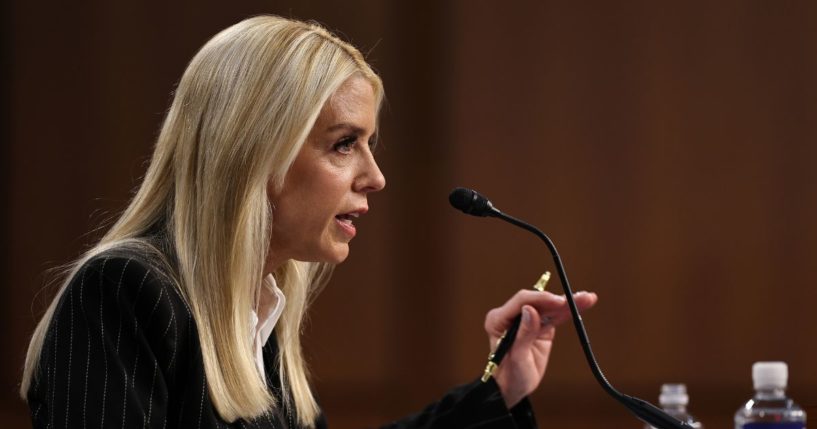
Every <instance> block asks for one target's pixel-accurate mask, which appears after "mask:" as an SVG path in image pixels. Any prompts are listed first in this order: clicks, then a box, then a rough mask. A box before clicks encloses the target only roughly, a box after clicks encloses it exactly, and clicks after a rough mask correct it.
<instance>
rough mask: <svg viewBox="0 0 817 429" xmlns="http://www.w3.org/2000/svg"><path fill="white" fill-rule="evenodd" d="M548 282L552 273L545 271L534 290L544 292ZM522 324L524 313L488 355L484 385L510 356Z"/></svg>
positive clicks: (517, 317)
mask: <svg viewBox="0 0 817 429" xmlns="http://www.w3.org/2000/svg"><path fill="white" fill-rule="evenodd" d="M548 280H550V271H545V273H544V274H542V277H540V278H539V280H538V281H537V282H536V284H535V285H533V288H534V289H536V290H538V291H539V292H544V291H545V287H546V286H547V284H548ZM521 323H522V313H519V315H518V316H516V317H514V319H513V322H512V323H511V327H510V329H508V330H507V331H505V333H504V334H502V336H501V337H500V338H499V341H498V342H497V343H496V350H494V351H493V352H491V354H489V355H488V364H487V365H485V372H483V373H482V382H483V383H486V382H487V381H488V379H489V378H491V376H492V375H493V374H494V371H496V368H497V367H498V366H499V363H500V362H502V358H504V357H505V355H506V354H508V350H510V349H511V346H513V341H514V340H515V339H516V333H517V332H518V331H519V325H520V324H521Z"/></svg>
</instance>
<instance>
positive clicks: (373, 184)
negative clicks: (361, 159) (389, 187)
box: [355, 154, 386, 193]
mask: <svg viewBox="0 0 817 429" xmlns="http://www.w3.org/2000/svg"><path fill="white" fill-rule="evenodd" d="M384 187H386V177H385V176H383V172H381V171H380V167H379V166H378V165H377V161H375V160H374V157H373V156H371V154H370V155H369V156H368V157H367V159H366V161H365V164H364V166H363V171H362V172H361V174H360V176H359V177H358V180H357V181H356V183H355V191H356V192H366V193H368V192H377V191H379V190H381V189H383V188H384Z"/></svg>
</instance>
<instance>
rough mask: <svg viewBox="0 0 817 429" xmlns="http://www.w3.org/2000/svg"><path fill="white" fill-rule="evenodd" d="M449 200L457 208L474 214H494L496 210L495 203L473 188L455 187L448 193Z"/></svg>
mask: <svg viewBox="0 0 817 429" xmlns="http://www.w3.org/2000/svg"><path fill="white" fill-rule="evenodd" d="M448 202H450V203H451V205H452V206H454V208H455V209H457V210H461V211H462V212H463V213H465V214H469V215H472V216H483V217H484V216H493V215H494V214H495V212H496V209H495V208H494V205H493V204H491V202H490V201H488V198H485V197H484V196H482V195H480V194H479V192H477V191H475V190H473V189H468V188H455V189H454V190H453V191H451V194H449V195H448Z"/></svg>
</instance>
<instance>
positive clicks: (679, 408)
mask: <svg viewBox="0 0 817 429" xmlns="http://www.w3.org/2000/svg"><path fill="white" fill-rule="evenodd" d="M658 404H659V405H660V406H661V408H663V409H664V411H665V412H666V413H667V414H669V415H671V416H672V417H675V418H676V419H678V420H680V421H682V422H685V423H689V425H690V426H692V427H693V428H695V429H703V426H702V425H701V423H700V422H698V421H696V420H695V418H694V417H692V415H690V414H689V413H688V412H687V404H689V395H687V387H686V385H684V384H680V383H679V384H664V385H662V386H661V395H659V396H658ZM644 429H655V428H653V427H652V426H650V425H645V426H644Z"/></svg>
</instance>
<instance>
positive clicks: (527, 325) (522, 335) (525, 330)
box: [515, 305, 540, 347]
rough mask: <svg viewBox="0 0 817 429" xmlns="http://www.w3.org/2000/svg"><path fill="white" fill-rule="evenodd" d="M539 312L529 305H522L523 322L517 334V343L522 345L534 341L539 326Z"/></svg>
mask: <svg viewBox="0 0 817 429" xmlns="http://www.w3.org/2000/svg"><path fill="white" fill-rule="evenodd" d="M539 321H540V317H539V313H537V312H536V310H534V309H533V307H531V306H529V305H525V306H523V307H522V323H521V324H520V325H519V332H518V333H517V334H516V341H515V342H516V343H517V344H519V345H520V346H523V347H524V346H527V345H529V344H530V343H532V342H533V341H534V340H535V339H536V336H537V333H538V329H537V327H538V326H539Z"/></svg>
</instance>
